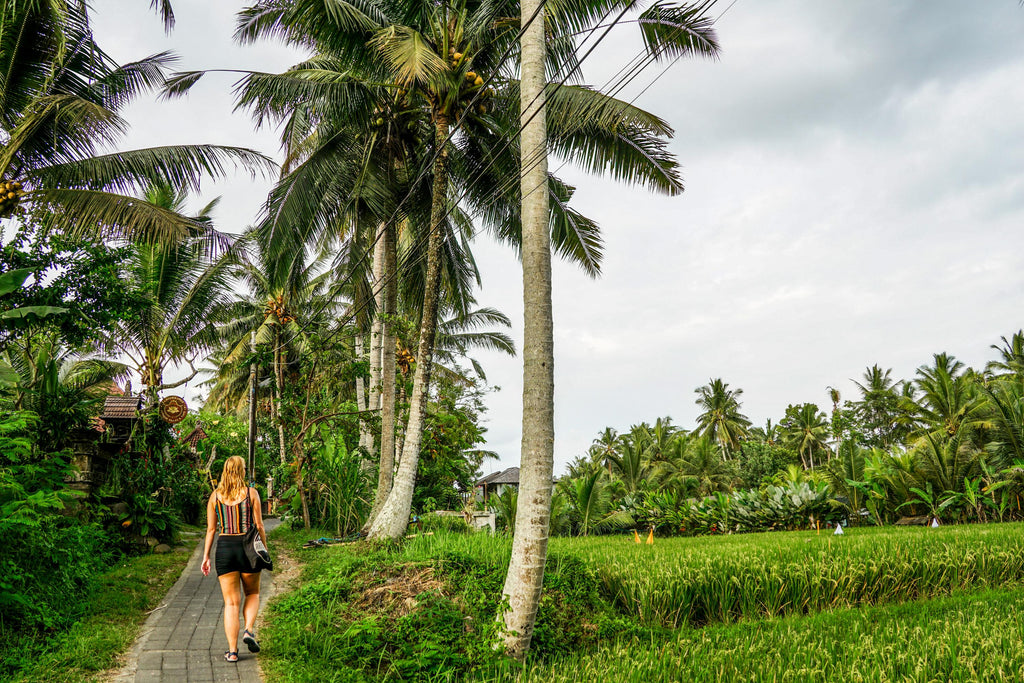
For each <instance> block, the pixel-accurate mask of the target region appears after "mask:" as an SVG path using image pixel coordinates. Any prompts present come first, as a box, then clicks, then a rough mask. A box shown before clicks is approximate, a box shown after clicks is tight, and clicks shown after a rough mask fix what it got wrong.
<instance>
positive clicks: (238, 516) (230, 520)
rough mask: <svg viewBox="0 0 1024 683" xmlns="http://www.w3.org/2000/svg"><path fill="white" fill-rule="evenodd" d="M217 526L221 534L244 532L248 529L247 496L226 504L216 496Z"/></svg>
mask: <svg viewBox="0 0 1024 683" xmlns="http://www.w3.org/2000/svg"><path fill="white" fill-rule="evenodd" d="M217 527H218V528H219V529H220V532H221V533H222V534H244V533H246V532H247V531H249V497H248V496H246V497H245V498H243V499H242V500H241V501H239V502H238V503H235V504H234V505H226V504H224V503H222V502H221V500H220V496H218V497H217Z"/></svg>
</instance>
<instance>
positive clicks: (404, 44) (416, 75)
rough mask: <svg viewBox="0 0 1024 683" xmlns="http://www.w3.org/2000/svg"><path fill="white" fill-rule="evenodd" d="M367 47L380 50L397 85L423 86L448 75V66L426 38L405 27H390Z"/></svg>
mask: <svg viewBox="0 0 1024 683" xmlns="http://www.w3.org/2000/svg"><path fill="white" fill-rule="evenodd" d="M371 45H373V46H374V47H375V48H377V49H378V50H380V53H381V55H382V56H383V57H384V60H385V61H386V62H387V63H388V65H389V66H390V67H391V71H392V72H393V73H394V75H395V79H396V80H397V81H398V82H399V83H402V84H407V85H408V84H413V83H416V84H419V85H424V86H425V85H429V84H431V83H434V82H436V81H437V80H438V79H440V77H441V76H442V75H443V74H445V73H446V72H447V71H448V64H447V63H445V61H444V60H443V59H441V57H440V56H438V54H437V53H436V52H435V51H434V49H433V48H432V47H431V46H430V44H429V42H428V41H427V40H426V38H424V37H423V35H422V34H421V33H420V32H419V31H417V30H415V29H413V28H410V27H408V26H399V25H392V26H388V27H387V28H384V29H382V30H380V31H378V32H377V34H376V35H374V37H373V40H372V42H371Z"/></svg>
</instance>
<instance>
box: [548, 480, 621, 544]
mask: <svg viewBox="0 0 1024 683" xmlns="http://www.w3.org/2000/svg"><path fill="white" fill-rule="evenodd" d="M606 476H607V475H605V473H604V472H603V471H601V470H598V471H596V472H592V473H590V474H587V475H585V476H582V477H578V478H576V479H563V480H561V481H560V482H559V483H558V488H559V490H560V491H561V492H562V493H563V495H565V497H566V498H567V500H568V501H569V510H570V515H571V516H572V517H573V518H574V519H575V521H576V524H577V534H578V535H580V536H588V535H589V534H590V533H591V532H593V531H596V530H599V529H605V528H613V527H620V528H621V527H625V526H629V525H631V524H632V523H633V518H632V517H631V516H630V515H629V514H628V513H626V512H624V511H622V510H615V509H614V508H613V506H612V496H611V491H610V490H609V488H608V481H607V479H606Z"/></svg>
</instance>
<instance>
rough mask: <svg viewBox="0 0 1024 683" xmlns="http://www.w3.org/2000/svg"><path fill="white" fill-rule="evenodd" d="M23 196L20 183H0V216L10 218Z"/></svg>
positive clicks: (9, 181) (15, 181) (8, 181)
mask: <svg viewBox="0 0 1024 683" xmlns="http://www.w3.org/2000/svg"><path fill="white" fill-rule="evenodd" d="M24 194H25V192H24V190H22V189H21V183H19V182H18V181H17V180H7V181H4V182H2V183H0V216H10V215H11V213H12V212H13V211H14V209H15V207H17V206H18V201H19V200H20V199H21V198H22V196H24Z"/></svg>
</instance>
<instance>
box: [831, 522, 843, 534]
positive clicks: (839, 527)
mask: <svg viewBox="0 0 1024 683" xmlns="http://www.w3.org/2000/svg"><path fill="white" fill-rule="evenodd" d="M832 535H833V536H842V535H843V525H842V524H836V530H835V531H833V532H832Z"/></svg>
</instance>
